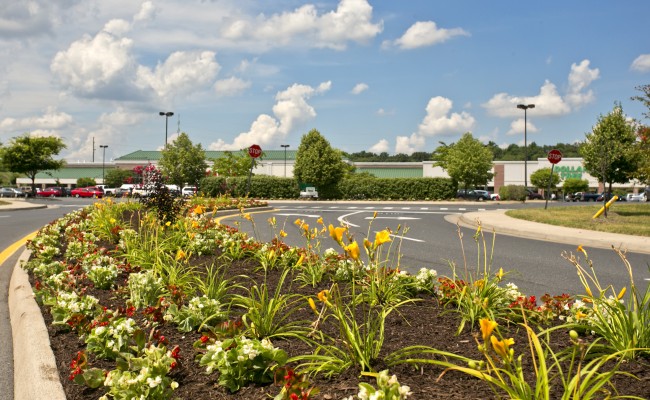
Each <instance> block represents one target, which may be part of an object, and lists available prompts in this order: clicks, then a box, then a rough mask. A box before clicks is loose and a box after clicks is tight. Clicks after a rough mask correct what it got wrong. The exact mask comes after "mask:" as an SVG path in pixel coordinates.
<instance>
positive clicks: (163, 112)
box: [160, 111, 174, 150]
mask: <svg viewBox="0 0 650 400" xmlns="http://www.w3.org/2000/svg"><path fill="white" fill-rule="evenodd" d="M160 115H161V116H163V117H165V150H167V125H168V124H167V121H168V120H169V117H171V116H172V115H174V113H173V112H171V111H167V112H165V111H161V112H160Z"/></svg>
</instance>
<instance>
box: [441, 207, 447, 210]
mask: <svg viewBox="0 0 650 400" xmlns="http://www.w3.org/2000/svg"><path fill="white" fill-rule="evenodd" d="M447 210H449V208H447V207H440V211H447Z"/></svg>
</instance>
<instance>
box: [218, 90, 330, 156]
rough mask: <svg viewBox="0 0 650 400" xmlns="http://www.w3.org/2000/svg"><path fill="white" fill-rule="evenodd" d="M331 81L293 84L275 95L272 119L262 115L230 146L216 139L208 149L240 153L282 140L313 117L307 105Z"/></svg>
mask: <svg viewBox="0 0 650 400" xmlns="http://www.w3.org/2000/svg"><path fill="white" fill-rule="evenodd" d="M331 86H332V82H330V81H327V82H323V83H321V84H320V85H318V87H316V88H313V87H311V86H308V85H300V84H297V83H296V84H293V85H291V86H289V87H288V88H287V89H286V90H284V91H282V92H278V93H277V94H276V95H275V100H276V103H275V105H274V106H273V114H274V115H275V117H276V118H277V119H276V118H274V117H272V116H270V115H267V114H262V115H260V116H258V117H257V119H256V120H255V121H254V122H253V123H252V124H251V127H250V129H249V131H248V132H243V133H240V134H239V135H238V136H237V137H236V138H235V139H234V141H233V142H232V143H226V142H225V141H224V140H222V139H219V140H217V141H216V142H213V143H211V144H210V145H209V146H208V148H209V149H210V150H239V149H244V148H247V147H249V146H250V145H251V144H254V143H255V144H259V145H260V146H262V148H263V147H264V145H266V144H269V143H273V142H274V141H277V140H280V139H284V138H285V137H286V136H287V135H288V134H289V133H290V132H291V131H292V130H293V129H294V128H296V127H297V126H299V125H301V124H303V123H305V122H307V121H309V120H310V119H312V118H314V117H315V116H316V111H315V110H314V108H313V107H312V106H310V105H309V104H308V103H307V101H306V100H307V99H309V98H310V97H312V96H314V95H317V94H321V93H325V92H327V91H328V90H329V89H330V88H331Z"/></svg>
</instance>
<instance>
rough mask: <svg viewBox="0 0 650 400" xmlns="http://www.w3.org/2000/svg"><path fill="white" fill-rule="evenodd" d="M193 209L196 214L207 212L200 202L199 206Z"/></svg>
mask: <svg viewBox="0 0 650 400" xmlns="http://www.w3.org/2000/svg"><path fill="white" fill-rule="evenodd" d="M193 211H194V214H196V215H201V214H203V213H204V212H205V207H203V206H202V205H200V204H199V205H198V206H196V207H194V210H193Z"/></svg>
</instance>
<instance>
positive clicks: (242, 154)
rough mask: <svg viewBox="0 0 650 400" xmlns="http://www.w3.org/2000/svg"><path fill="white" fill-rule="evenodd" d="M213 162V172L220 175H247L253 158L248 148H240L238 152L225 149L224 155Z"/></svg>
mask: <svg viewBox="0 0 650 400" xmlns="http://www.w3.org/2000/svg"><path fill="white" fill-rule="evenodd" d="M262 156H264V154H262ZM212 162H213V164H212V172H214V173H215V174H217V175H219V176H226V177H231V176H246V175H247V174H248V171H250V169H251V164H252V163H253V159H252V158H251V156H249V155H248V151H247V150H240V151H239V152H238V153H237V154H234V153H233V152H231V151H225V152H224V154H223V157H220V158H217V159H214V160H212Z"/></svg>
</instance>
